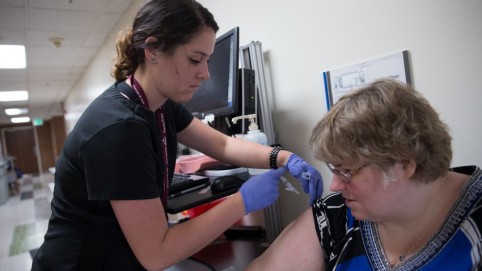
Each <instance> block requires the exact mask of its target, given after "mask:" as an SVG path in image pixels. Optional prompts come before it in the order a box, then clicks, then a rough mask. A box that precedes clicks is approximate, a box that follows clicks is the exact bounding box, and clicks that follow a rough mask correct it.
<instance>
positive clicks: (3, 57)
mask: <svg viewBox="0 0 482 271" xmlns="http://www.w3.org/2000/svg"><path fill="white" fill-rule="evenodd" d="M26 67H27V61H26V60H25V46H23V45H0V69H25V68H26Z"/></svg>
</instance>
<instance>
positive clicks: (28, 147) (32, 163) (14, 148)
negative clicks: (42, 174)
mask: <svg viewBox="0 0 482 271" xmlns="http://www.w3.org/2000/svg"><path fill="white" fill-rule="evenodd" d="M2 137H3V140H2V141H3V143H4V155H5V156H6V157H14V160H13V163H14V164H15V166H16V167H17V168H18V169H20V170H21V171H22V172H23V173H32V174H38V173H39V164H38V159H37V158H38V155H37V153H38V150H37V144H36V143H35V142H36V140H35V131H34V128H33V127H32V126H30V127H15V128H4V129H2Z"/></svg>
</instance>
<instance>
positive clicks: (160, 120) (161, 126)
mask: <svg viewBox="0 0 482 271" xmlns="http://www.w3.org/2000/svg"><path fill="white" fill-rule="evenodd" d="M129 79H130V80H131V83H132V88H133V89H134V91H135V92H136V94H137V96H139V100H140V101H141V104H142V105H143V106H144V107H146V108H149V102H148V101H147V97H146V93H145V92H144V89H142V86H141V85H140V84H139V82H138V81H137V80H136V79H135V78H134V76H133V75H130V76H129ZM156 120H157V128H158V130H159V133H160V135H161V141H162V149H163V151H164V157H163V158H164V159H163V160H164V169H165V170H164V180H163V188H164V194H163V195H162V198H161V200H162V204H163V205H164V208H166V207H167V195H168V194H169V192H168V189H169V170H168V167H167V166H168V160H167V132H166V121H165V119H164V113H163V112H162V107H159V109H157V110H156Z"/></svg>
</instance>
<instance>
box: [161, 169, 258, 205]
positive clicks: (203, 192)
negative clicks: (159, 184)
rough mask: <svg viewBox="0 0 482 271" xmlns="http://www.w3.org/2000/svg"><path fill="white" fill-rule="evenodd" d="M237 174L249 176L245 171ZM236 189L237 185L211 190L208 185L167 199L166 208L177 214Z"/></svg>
mask: <svg viewBox="0 0 482 271" xmlns="http://www.w3.org/2000/svg"><path fill="white" fill-rule="evenodd" d="M237 176H239V177H240V178H242V179H244V180H247V179H248V178H249V174H248V173H247V172H245V173H242V174H238V175H237ZM213 179H214V178H211V181H212V180H213ZM238 189H239V187H236V188H233V189H229V190H226V191H222V192H213V191H212V190H211V187H210V186H208V187H206V188H203V189H200V190H196V191H193V192H190V193H187V194H185V195H182V196H179V197H175V198H170V199H168V202H167V208H166V210H167V212H168V213H170V214H177V213H180V212H182V211H185V210H188V209H191V208H194V207H196V206H199V205H202V204H205V203H208V202H211V201H215V200H217V199H220V198H224V197H226V196H229V195H232V194H234V193H236V192H237V191H238Z"/></svg>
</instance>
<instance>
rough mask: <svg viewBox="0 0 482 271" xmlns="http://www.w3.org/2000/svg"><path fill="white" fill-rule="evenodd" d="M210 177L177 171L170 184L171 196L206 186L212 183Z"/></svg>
mask: <svg viewBox="0 0 482 271" xmlns="http://www.w3.org/2000/svg"><path fill="white" fill-rule="evenodd" d="M209 181H210V180H209V177H206V176H201V175H195V174H187V173H178V172H175V173H174V176H173V177H172V182H171V185H169V197H170V198H173V197H177V196H180V195H183V194H186V193H188V192H191V191H194V190H197V189H201V188H204V187H206V186H208V185H209V184H210V182H209Z"/></svg>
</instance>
